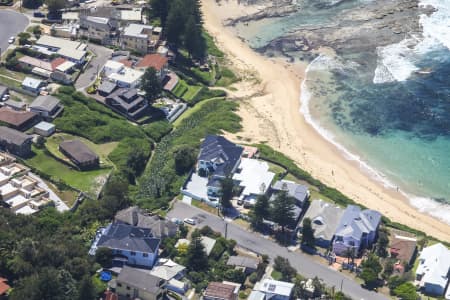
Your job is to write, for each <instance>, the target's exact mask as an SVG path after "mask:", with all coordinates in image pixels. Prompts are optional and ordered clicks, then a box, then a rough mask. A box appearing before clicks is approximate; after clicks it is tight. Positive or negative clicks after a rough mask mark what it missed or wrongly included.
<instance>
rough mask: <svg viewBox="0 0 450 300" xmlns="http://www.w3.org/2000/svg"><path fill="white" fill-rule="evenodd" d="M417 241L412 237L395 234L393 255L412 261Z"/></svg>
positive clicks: (392, 245) (392, 243)
mask: <svg viewBox="0 0 450 300" xmlns="http://www.w3.org/2000/svg"><path fill="white" fill-rule="evenodd" d="M416 245H417V242H416V241H415V240H413V239H411V238H402V237H398V236H395V237H394V238H393V239H392V241H391V248H390V252H391V255H392V256H394V257H396V258H397V259H399V260H401V261H404V262H407V263H410V262H411V258H412V257H413V255H414V252H415V251H416Z"/></svg>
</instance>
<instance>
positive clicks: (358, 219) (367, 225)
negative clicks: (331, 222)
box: [336, 205, 381, 240]
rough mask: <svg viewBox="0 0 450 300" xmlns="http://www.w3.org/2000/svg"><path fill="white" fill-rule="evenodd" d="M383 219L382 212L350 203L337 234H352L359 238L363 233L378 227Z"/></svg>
mask: <svg viewBox="0 0 450 300" xmlns="http://www.w3.org/2000/svg"><path fill="white" fill-rule="evenodd" d="M380 221H381V214H380V213H379V212H377V211H374V210H370V209H366V210H363V211H361V208H360V207H359V206H356V205H349V206H347V208H346V209H345V211H344V214H343V215H342V218H341V221H340V223H339V225H338V227H337V229H336V235H339V236H344V237H345V236H352V237H353V238H355V239H357V240H359V239H361V236H362V234H363V233H367V234H368V233H370V232H373V231H375V230H376V229H377V227H378V225H379V224H380Z"/></svg>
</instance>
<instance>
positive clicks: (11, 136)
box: [0, 126, 32, 157]
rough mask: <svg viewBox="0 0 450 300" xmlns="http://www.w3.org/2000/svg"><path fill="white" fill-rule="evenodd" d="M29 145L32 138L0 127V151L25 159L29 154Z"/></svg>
mask: <svg viewBox="0 0 450 300" xmlns="http://www.w3.org/2000/svg"><path fill="white" fill-rule="evenodd" d="M31 143H32V136H30V135H28V134H25V133H22V132H20V131H17V130H15V129H12V128H8V127H4V126H0V150H3V151H7V152H10V153H12V154H14V155H17V156H22V157H25V156H28V155H30V154H31Z"/></svg>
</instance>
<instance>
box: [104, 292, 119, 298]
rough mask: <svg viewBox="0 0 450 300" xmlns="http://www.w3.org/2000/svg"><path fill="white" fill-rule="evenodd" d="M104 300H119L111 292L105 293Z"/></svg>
mask: <svg viewBox="0 0 450 300" xmlns="http://www.w3.org/2000/svg"><path fill="white" fill-rule="evenodd" d="M105 300H119V296H117V294H115V293H113V292H111V291H106V292H105Z"/></svg>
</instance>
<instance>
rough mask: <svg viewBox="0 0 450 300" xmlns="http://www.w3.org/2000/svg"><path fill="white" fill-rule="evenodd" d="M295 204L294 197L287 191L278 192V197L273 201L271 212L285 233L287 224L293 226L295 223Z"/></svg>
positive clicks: (273, 219) (273, 218)
mask: <svg viewBox="0 0 450 300" xmlns="http://www.w3.org/2000/svg"><path fill="white" fill-rule="evenodd" d="M294 206H295V201H294V199H293V198H292V197H289V196H288V194H287V192H286V191H281V192H280V193H278V195H277V197H276V198H275V200H274V201H273V202H272V208H271V214H270V215H271V218H272V221H274V222H275V223H277V224H278V225H279V226H281V231H282V232H283V233H284V229H285V227H286V226H293V225H294V223H295V217H294Z"/></svg>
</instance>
